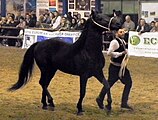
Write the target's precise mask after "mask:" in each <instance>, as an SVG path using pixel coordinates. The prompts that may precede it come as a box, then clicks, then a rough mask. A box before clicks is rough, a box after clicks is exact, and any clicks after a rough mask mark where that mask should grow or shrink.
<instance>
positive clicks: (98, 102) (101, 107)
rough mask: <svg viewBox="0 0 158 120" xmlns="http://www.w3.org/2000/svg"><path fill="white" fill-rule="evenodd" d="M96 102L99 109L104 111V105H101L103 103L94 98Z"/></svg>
mask: <svg viewBox="0 0 158 120" xmlns="http://www.w3.org/2000/svg"><path fill="white" fill-rule="evenodd" d="M96 102H97V104H98V106H99V108H100V109H104V104H103V102H101V100H100V99H99V98H98V97H97V98H96Z"/></svg>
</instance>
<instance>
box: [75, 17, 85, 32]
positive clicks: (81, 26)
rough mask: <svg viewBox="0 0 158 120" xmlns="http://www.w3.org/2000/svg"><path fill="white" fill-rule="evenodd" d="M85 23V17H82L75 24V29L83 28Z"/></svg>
mask: <svg viewBox="0 0 158 120" xmlns="http://www.w3.org/2000/svg"><path fill="white" fill-rule="evenodd" d="M85 24H86V19H84V18H82V19H81V20H80V22H79V24H77V26H76V30H83V29H84V27H85Z"/></svg>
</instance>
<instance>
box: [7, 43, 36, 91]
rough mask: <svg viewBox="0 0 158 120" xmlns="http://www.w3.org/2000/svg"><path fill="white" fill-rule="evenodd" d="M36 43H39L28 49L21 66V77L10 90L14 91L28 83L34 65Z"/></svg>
mask: <svg viewBox="0 0 158 120" xmlns="http://www.w3.org/2000/svg"><path fill="white" fill-rule="evenodd" d="M36 45H37V43H35V44H33V45H32V46H31V47H30V48H29V49H28V50H27V51H26V53H25V55H24V59H23V62H22V64H21V67H20V71H19V79H18V81H17V83H15V84H14V85H13V86H12V87H11V88H9V89H8V90H9V91H14V90H17V89H19V88H21V87H22V86H24V85H26V83H27V82H28V81H29V80H30V77H31V75H32V70H33V67H34V48H35V46H36Z"/></svg>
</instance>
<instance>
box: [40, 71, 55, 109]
mask: <svg viewBox="0 0 158 120" xmlns="http://www.w3.org/2000/svg"><path fill="white" fill-rule="evenodd" d="M55 72H56V70H54V71H53V70H49V69H46V70H41V78H40V81H39V83H40V85H41V86H42V89H43V91H42V99H41V102H42V104H43V107H42V108H43V109H47V107H48V106H47V102H46V97H48V103H49V106H50V107H52V108H53V109H54V107H55V106H54V103H53V98H52V96H51V95H50V93H49V91H48V89H47V87H48V85H49V83H50V81H51V79H52V78H53V76H54V75H55Z"/></svg>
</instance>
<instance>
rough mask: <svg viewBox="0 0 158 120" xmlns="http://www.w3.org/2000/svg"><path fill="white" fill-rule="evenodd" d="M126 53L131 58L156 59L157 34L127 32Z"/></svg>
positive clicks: (157, 53)
mask: <svg viewBox="0 0 158 120" xmlns="http://www.w3.org/2000/svg"><path fill="white" fill-rule="evenodd" d="M128 51H129V55H131V56H144V57H154V58H158V33H157V32H146V33H143V34H141V35H138V32H131V31H130V32H129V39H128Z"/></svg>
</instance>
